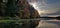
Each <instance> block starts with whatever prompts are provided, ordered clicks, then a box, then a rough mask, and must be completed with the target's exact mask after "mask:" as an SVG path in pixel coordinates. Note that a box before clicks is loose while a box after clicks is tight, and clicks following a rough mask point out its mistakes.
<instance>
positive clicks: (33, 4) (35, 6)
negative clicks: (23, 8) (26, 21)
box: [30, 3, 46, 15]
mask: <svg viewBox="0 0 60 28" xmlns="http://www.w3.org/2000/svg"><path fill="white" fill-rule="evenodd" d="M30 5H32V6H33V7H34V8H35V9H36V10H37V11H38V13H39V14H40V15H41V14H43V13H46V12H45V10H41V9H40V8H39V7H37V3H30ZM39 5H40V4H39Z"/></svg>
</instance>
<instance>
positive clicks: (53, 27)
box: [36, 18, 60, 28]
mask: <svg viewBox="0 0 60 28" xmlns="http://www.w3.org/2000/svg"><path fill="white" fill-rule="evenodd" d="M36 28H60V20H56V19H46V18H41V21H40V22H39V25H38V26H37V27H36Z"/></svg>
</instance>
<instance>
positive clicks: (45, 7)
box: [29, 0, 60, 15]
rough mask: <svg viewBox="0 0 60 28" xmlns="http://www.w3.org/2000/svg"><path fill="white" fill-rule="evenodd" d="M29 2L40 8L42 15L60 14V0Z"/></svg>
mask: <svg viewBox="0 0 60 28" xmlns="http://www.w3.org/2000/svg"><path fill="white" fill-rule="evenodd" d="M29 2H30V4H32V5H33V6H34V8H35V9H37V10H38V12H39V13H40V15H50V14H51V15H58V14H59V13H60V11H59V10H60V0H36V1H29ZM57 12H58V13H57ZM53 13H54V14H53ZM59 15H60V14H59Z"/></svg>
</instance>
